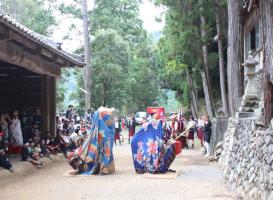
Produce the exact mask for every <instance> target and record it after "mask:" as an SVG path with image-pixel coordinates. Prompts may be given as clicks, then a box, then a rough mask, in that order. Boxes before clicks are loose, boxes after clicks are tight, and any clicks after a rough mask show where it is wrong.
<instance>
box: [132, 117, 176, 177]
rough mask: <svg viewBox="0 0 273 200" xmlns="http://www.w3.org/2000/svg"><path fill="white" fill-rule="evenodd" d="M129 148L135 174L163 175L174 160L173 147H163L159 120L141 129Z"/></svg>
mask: <svg viewBox="0 0 273 200" xmlns="http://www.w3.org/2000/svg"><path fill="white" fill-rule="evenodd" d="M131 148H132V156H133V162H134V167H135V170H136V172H137V173H146V172H148V173H152V174H154V173H165V172H167V171H168V169H169V167H170V165H171V163H172V162H173V160H174V158H175V150H174V146H173V145H170V146H166V145H164V141H163V130H162V121H161V120H159V121H157V122H150V123H147V124H146V125H145V127H142V128H141V129H140V130H139V131H138V132H137V133H136V134H135V136H134V137H133V139H132V143H131Z"/></svg>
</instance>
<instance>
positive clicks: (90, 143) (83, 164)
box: [68, 107, 115, 175]
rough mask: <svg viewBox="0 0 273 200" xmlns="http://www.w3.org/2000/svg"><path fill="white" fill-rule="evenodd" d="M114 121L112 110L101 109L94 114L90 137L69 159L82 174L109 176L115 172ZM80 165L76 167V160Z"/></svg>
mask: <svg viewBox="0 0 273 200" xmlns="http://www.w3.org/2000/svg"><path fill="white" fill-rule="evenodd" d="M113 142H114V121H113V119H112V110H111V109H107V108H103V107H101V108H100V109H99V110H98V111H97V112H95V113H94V116H93V123H92V127H91V130H90V133H89V134H88V137H87V138H86V140H85V141H84V143H83V144H82V146H80V147H79V148H78V149H76V150H75V152H74V153H73V154H72V155H70V156H69V157H68V160H69V163H70V164H71V165H72V167H73V168H74V169H77V170H78V171H79V173H80V174H89V175H91V174H109V173H112V172H114V171H115V165H114V157H113V152H112V149H113ZM75 158H77V161H78V162H80V163H78V164H79V165H77V166H76V167H75V165H74V164H72V163H74V160H75Z"/></svg>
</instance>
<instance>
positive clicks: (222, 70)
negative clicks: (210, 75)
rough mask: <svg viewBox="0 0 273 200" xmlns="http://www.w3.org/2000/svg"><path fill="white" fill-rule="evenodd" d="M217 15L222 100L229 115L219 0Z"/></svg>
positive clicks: (216, 7) (215, 3) (216, 0)
mask: <svg viewBox="0 0 273 200" xmlns="http://www.w3.org/2000/svg"><path fill="white" fill-rule="evenodd" d="M214 5H215V15H216V28H217V42H218V56H219V73H220V87H221V98H222V105H223V109H224V113H225V115H228V114H229V109H228V98H227V90H226V73H225V64H224V49H223V37H224V33H223V18H222V13H223V8H222V5H221V3H220V1H219V0H215V2H214Z"/></svg>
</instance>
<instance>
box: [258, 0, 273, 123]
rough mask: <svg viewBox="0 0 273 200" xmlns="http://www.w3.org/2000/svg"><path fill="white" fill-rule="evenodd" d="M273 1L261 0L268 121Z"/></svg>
mask: <svg viewBox="0 0 273 200" xmlns="http://www.w3.org/2000/svg"><path fill="white" fill-rule="evenodd" d="M272 15H273V3H272V1H271V0H262V1H260V16H261V27H262V31H261V32H262V33H261V36H262V45H263V46H262V47H263V50H264V60H263V64H264V68H263V69H264V114H265V120H266V122H267V123H269V122H270V120H271V119H272V118H273V85H272V83H273V38H272V36H273V24H272V22H273V17H272Z"/></svg>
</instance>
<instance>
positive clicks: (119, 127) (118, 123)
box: [114, 118, 121, 145]
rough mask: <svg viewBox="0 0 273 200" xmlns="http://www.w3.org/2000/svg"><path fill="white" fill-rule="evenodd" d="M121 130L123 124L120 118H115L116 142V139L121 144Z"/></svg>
mask: <svg viewBox="0 0 273 200" xmlns="http://www.w3.org/2000/svg"><path fill="white" fill-rule="evenodd" d="M120 132H121V125H120V122H119V119H118V118H115V140H114V142H115V144H116V140H119V144H120V145H121V138H120Z"/></svg>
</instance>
